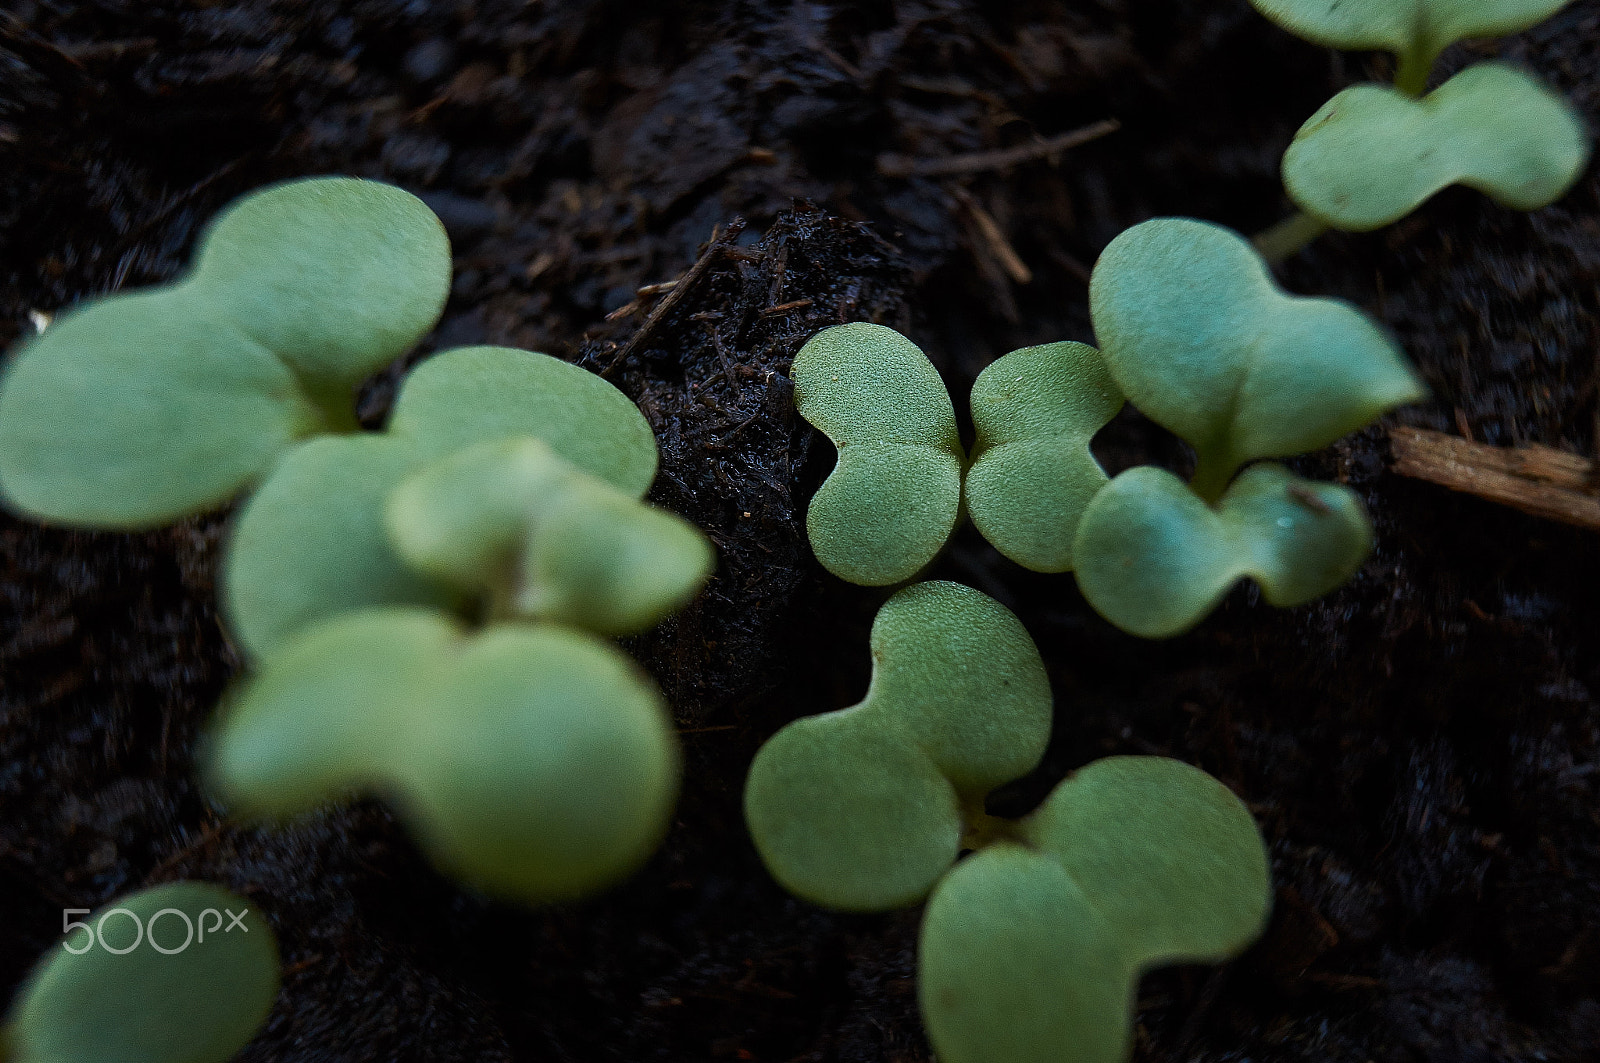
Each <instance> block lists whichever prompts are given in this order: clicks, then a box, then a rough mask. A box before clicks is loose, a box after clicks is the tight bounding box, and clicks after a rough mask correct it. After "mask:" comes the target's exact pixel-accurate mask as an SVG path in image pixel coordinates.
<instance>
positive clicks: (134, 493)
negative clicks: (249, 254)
mask: <svg viewBox="0 0 1600 1063" xmlns="http://www.w3.org/2000/svg"><path fill="white" fill-rule="evenodd" d="M197 315H199V316H197ZM321 425H322V418H321V414H320V413H319V412H318V410H317V409H316V407H315V406H313V405H312V404H311V402H310V401H309V400H308V399H307V398H306V397H305V396H304V395H303V394H302V392H301V390H300V387H299V384H298V382H297V381H296V379H295V376H294V374H293V373H292V372H291V371H290V370H289V369H288V368H287V367H286V366H285V365H284V364H283V363H282V362H281V361H280V360H278V358H277V357H275V356H274V354H273V353H272V352H271V351H270V350H268V349H267V348H265V347H262V346H261V345H259V344H257V343H256V342H255V341H253V340H252V339H250V338H249V337H248V336H247V335H245V333H244V332H243V331H241V330H240V329H239V328H238V326H237V325H236V324H235V323H233V322H232V321H230V320H228V319H226V318H222V317H217V316H215V315H213V314H212V313H211V311H210V309H209V308H207V307H204V306H202V305H197V304H196V301H195V300H194V299H193V298H191V297H190V296H189V294H188V293H187V291H186V289H185V288H184V287H183V286H182V285H179V286H176V287H173V288H166V289H157V290H155V291H151V292H139V293H136V294H131V295H122V296H115V297H112V298H110V299H105V300H102V301H99V302H96V303H92V304H90V305H88V306H86V307H84V308H83V309H80V310H77V311H74V312H73V313H71V314H68V315H66V316H64V317H62V318H61V320H59V321H57V322H56V323H55V324H53V325H51V326H50V327H49V328H48V329H46V330H45V332H44V334H43V335H41V336H40V337H39V338H38V339H36V340H34V341H32V342H31V343H29V344H27V345H25V346H24V347H23V348H22V349H21V350H20V351H19V352H17V354H16V356H15V357H14V358H13V360H12V362H11V364H10V366H9V368H8V369H7V371H6V373H5V377H4V379H3V381H0V488H3V491H4V494H5V498H6V500H7V501H8V502H9V503H10V504H11V505H13V506H15V507H16V508H18V509H20V510H22V511H23V512H24V513H27V514H28V515H30V516H32V517H36V518H38V519H40V520H49V521H57V522H61V523H65V524H72V525H78V526H83V527H99V528H145V527H152V526H154V525H158V524H162V523H165V522H167V521H170V520H173V519H176V518H177V517H179V516H181V515H183V514H185V513H192V512H198V511H200V510H205V509H211V508H213V507H216V506H219V505H221V504H222V503H224V502H226V501H227V500H228V499H229V498H231V497H232V496H233V495H234V494H235V493H236V492H237V491H238V490H239V489H240V488H242V487H243V486H245V485H246V484H247V483H249V482H250V481H251V480H253V479H254V478H255V477H256V476H257V475H258V474H259V473H260V472H261V471H262V470H263V469H265V468H266V467H267V466H268V465H270V464H271V462H272V461H273V459H274V458H275V457H277V455H278V454H279V453H280V452H282V451H283V450H284V449H285V448H286V447H288V446H290V445H291V444H292V443H293V442H294V441H295V440H296V439H298V438H300V437H302V436H305V435H308V434H310V433H312V432H315V431H317V430H319V429H320V428H321Z"/></svg>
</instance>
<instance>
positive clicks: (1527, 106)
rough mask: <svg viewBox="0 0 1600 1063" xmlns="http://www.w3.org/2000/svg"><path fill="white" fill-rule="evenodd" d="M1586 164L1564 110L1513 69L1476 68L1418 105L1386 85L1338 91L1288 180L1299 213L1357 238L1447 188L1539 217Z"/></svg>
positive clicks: (1301, 138) (1581, 139) (1291, 163)
mask: <svg viewBox="0 0 1600 1063" xmlns="http://www.w3.org/2000/svg"><path fill="white" fill-rule="evenodd" d="M1588 158H1589V141H1588V136H1587V134H1586V133H1585V132H1584V128H1583V123H1582V122H1581V121H1580V120H1579V118H1578V117H1577V115H1575V114H1574V113H1573V111H1572V108H1571V107H1569V106H1568V105H1567V103H1566V101H1565V100H1563V99H1561V97H1559V96H1557V95H1556V94H1555V93H1553V92H1551V91H1550V90H1549V89H1547V88H1545V87H1544V86H1543V85H1541V84H1540V83H1539V82H1538V81H1536V80H1535V79H1533V78H1531V77H1529V76H1528V75H1527V74H1525V73H1523V72H1522V71H1520V70H1517V69H1516V68H1514V67H1510V66H1507V65H1505V64H1503V63H1480V64H1478V65H1477V66H1472V67H1468V68H1467V69H1466V70H1463V71H1462V72H1461V73H1459V74H1457V75H1456V76H1455V77H1453V78H1451V79H1450V80H1449V81H1447V82H1445V83H1444V84H1443V85H1441V86H1440V87H1439V88H1437V89H1435V90H1434V91H1433V92H1431V93H1429V94H1428V95H1427V96H1426V97H1425V98H1423V99H1421V100H1414V99H1411V98H1410V97H1408V96H1406V95H1404V94H1402V93H1400V92H1397V91H1395V90H1394V89H1390V88H1385V87H1384V86H1381V85H1356V86H1354V87H1352V88H1348V89H1346V90H1344V91H1343V92H1341V93H1339V95H1337V96H1335V97H1334V98H1333V99H1331V100H1329V101H1328V102H1327V103H1326V104H1325V105H1324V106H1323V107H1322V109H1321V110H1319V111H1318V112H1317V113H1316V114H1314V115H1312V116H1311V118H1310V120H1309V121H1307V122H1306V124H1305V125H1304V126H1302V127H1301V128H1300V132H1298V133H1297V134H1295V138H1294V143H1292V144H1290V145H1289V150H1288V152H1286V153H1285V154H1284V156H1283V181H1284V185H1285V187H1286V188H1287V189H1288V191H1289V196H1290V198H1291V199H1293V200H1294V201H1295V203H1296V204H1297V205H1298V206H1299V207H1300V208H1301V209H1302V210H1304V211H1305V212H1306V213H1308V214H1311V215H1312V216H1314V217H1316V218H1318V219H1320V220H1322V221H1324V222H1326V223H1327V224H1329V225H1332V226H1334V227H1336V228H1340V229H1351V230H1356V231H1361V230H1366V229H1376V228H1378V227H1379V226H1383V225H1388V224H1389V223H1391V222H1394V221H1398V220H1399V219H1401V218H1403V217H1405V216H1406V215H1407V214H1409V213H1411V212H1412V211H1413V210H1415V209H1416V208H1417V207H1418V206H1420V205H1421V204H1422V203H1423V201H1424V200H1426V199H1428V198H1429V197H1430V196H1432V195H1433V194H1434V193H1436V192H1438V191H1439V190H1440V189H1443V188H1445V187H1446V186H1448V185H1452V184H1464V185H1466V186H1468V187H1469V188H1475V189H1477V190H1478V191H1480V192H1483V193H1485V194H1486V195H1488V196H1489V197H1490V198H1492V199H1493V200H1495V202H1497V203H1500V204H1502V205H1504V206H1507V207H1511V208H1514V209H1516V210H1534V209H1535V208H1538V207H1542V206H1545V205H1546V204H1549V203H1553V202H1554V201H1555V200H1557V199H1559V198H1560V197H1561V196H1562V195H1564V194H1565V193H1566V191H1567V189H1568V188H1570V187H1571V186H1572V183H1573V182H1574V181H1576V180H1577V179H1578V175H1579V174H1580V173H1582V172H1583V168H1584V165H1585V163H1587V161H1588Z"/></svg>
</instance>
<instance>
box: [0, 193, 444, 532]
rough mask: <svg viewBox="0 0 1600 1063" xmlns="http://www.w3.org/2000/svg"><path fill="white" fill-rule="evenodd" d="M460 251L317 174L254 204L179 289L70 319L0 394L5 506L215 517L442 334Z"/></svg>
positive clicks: (19, 360)
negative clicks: (369, 382)
mask: <svg viewBox="0 0 1600 1063" xmlns="http://www.w3.org/2000/svg"><path fill="white" fill-rule="evenodd" d="M449 287H450V246H449V243H448V241H447V240H446V238H445V234H444V229H443V227H442V226H441V225H440V223H439V220H438V219H437V218H435V217H434V216H433V214H432V212H431V211H429V210H428V208H427V207H426V206H424V205H423V204H422V203H421V201H420V200H418V199H417V198H416V197H414V196H412V195H410V194H408V193H406V192H403V191H401V190H400V189H398V188H393V187H391V186H389V185H384V184H379V183H377V182H373V181H358V180H354V179H350V178H316V179H311V180H305V181H293V182H289V183H286V184H282V185H277V186H273V187H271V188H268V189H266V190H263V191H260V192H256V193H253V194H251V195H249V196H247V197H245V198H244V199H242V200H240V201H238V202H237V203H235V204H234V205H233V206H232V207H230V208H229V209H228V210H227V211H225V212H224V213H223V214H222V215H221V216H219V217H218V219H217V220H216V222H215V223H214V224H213V225H212V226H211V228H210V229H208V230H207V231H206V233H205V234H204V235H203V236H202V237H201V239H200V244H199V249H198V250H197V252H196V254H195V259H194V264H193V266H192V267H191V268H190V270H189V271H188V272H187V273H186V274H185V275H184V276H183V277H182V278H180V279H179V280H177V281H174V282H173V283H171V284H168V285H164V286H161V287H158V288H154V289H149V290H146V291H141V292H136V293H132V294H128V295H119V296H113V297H110V298H106V299H101V300H97V301H94V302H91V303H89V304H88V305H86V306H83V307H81V308H79V309H76V310H73V311H71V312H69V313H67V314H64V315H63V316H62V318H61V319H60V320H59V321H57V322H56V323H55V324H53V325H51V326H50V327H49V328H47V329H46V330H45V332H44V333H43V335H41V336H39V337H38V338H37V339H35V340H33V341H31V342H29V343H27V344H24V345H23V346H22V347H21V348H20V349H19V350H18V351H17V352H16V353H15V354H14V355H13V357H12V359H11V362H10V365H9V366H8V368H7V370H6V372H5V375H4V378H3V380H0V492H3V493H4V495H5V497H6V499H7V500H8V501H9V502H10V503H11V504H12V505H13V506H15V507H17V508H18V509H21V510H22V511H23V512H25V513H27V514H29V515H30V516H33V517H36V518H39V519H42V520H50V521H58V522H61V523H65V524H72V525H78V526H84V527H105V528H144V527H151V526H154V525H158V524H162V523H165V522H167V521H171V520H175V519H177V518H178V517H181V516H184V515H186V514H190V513H195V512H199V511H201V510H205V509H210V508H214V507H216V506H219V505H221V504H222V503H224V502H226V501H227V500H228V499H229V498H230V497H232V496H233V495H234V494H236V493H237V492H238V491H240V490H241V489H243V488H245V487H247V486H248V485H250V484H251V483H252V482H254V481H255V480H256V479H257V478H258V477H260V476H261V475H262V474H263V473H264V472H265V471H266V470H267V469H268V468H269V467H270V466H271V464H272V463H273V462H274V461H275V460H276V459H277V458H278V457H279V456H280V455H281V454H282V453H284V451H286V450H287V449H288V448H289V447H291V446H292V445H293V444H294V443H295V442H297V441H298V440H301V439H304V438H306V437H308V436H312V435H315V434H317V433H320V432H327V431H346V430H349V429H352V428H354V427H355V412H354V403H355V397H354V391H353V389H354V387H355V385H356V383H357V382H358V381H359V380H360V379H361V378H362V377H364V376H366V375H368V374H370V373H372V372H374V371H376V370H377V369H380V368H382V367H383V366H384V365H386V364H388V363H389V362H390V361H392V360H393V359H395V358H396V357H398V356H399V355H401V354H403V353H404V352H405V351H406V349H407V348H409V347H411V346H412V345H413V344H414V343H416V342H417V340H419V339H421V337H422V336H423V335H424V334H425V333H426V332H427V331H428V330H429V329H430V328H432V327H433V323H434V322H435V321H436V320H438V316H439V312H440V311H441V310H442V308H443V306H444V300H445V296H446V295H447V294H448V292H449Z"/></svg>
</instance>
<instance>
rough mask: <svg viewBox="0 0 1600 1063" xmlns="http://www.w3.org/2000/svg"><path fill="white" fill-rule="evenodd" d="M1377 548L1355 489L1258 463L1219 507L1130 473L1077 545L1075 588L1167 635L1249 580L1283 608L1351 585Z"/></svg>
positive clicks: (1135, 624) (1114, 615)
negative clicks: (1349, 583)
mask: <svg viewBox="0 0 1600 1063" xmlns="http://www.w3.org/2000/svg"><path fill="white" fill-rule="evenodd" d="M1371 548H1372V525H1371V522H1370V521H1369V520H1368V518H1367V514H1366V510H1365V508H1364V507H1363V506H1362V505H1361V501H1360V499H1358V498H1357V497H1356V495H1355V493H1354V492H1352V491H1351V490H1350V489H1349V488H1346V487H1343V486H1340V485H1339V484H1330V483H1317V482H1313V481H1309V480H1302V479H1300V478H1299V477H1296V476H1294V475H1293V474H1292V473H1290V472H1289V471H1288V470H1287V469H1285V468H1283V466H1281V465H1274V464H1262V465H1252V466H1251V467H1250V468H1248V469H1246V470H1245V471H1244V472H1243V473H1241V474H1240V476H1239V478H1238V479H1237V480H1235V481H1234V483H1233V485H1232V486H1231V487H1230V488H1229V489H1228V492H1227V494H1225V495H1224V496H1223V497H1222V500H1221V501H1220V502H1219V503H1218V505H1217V506H1216V507H1215V508H1213V507H1210V506H1207V505H1206V504H1205V503H1204V502H1202V501H1201V500H1200V499H1199V498H1198V497H1196V496H1195V494H1194V493H1193V492H1192V491H1190V490H1189V489H1188V488H1187V487H1186V486H1185V485H1184V484H1183V481H1181V480H1179V479H1178V478H1177V477H1176V476H1173V475H1172V474H1171V473H1169V472H1167V471H1166V470H1164V469H1159V468H1156V467H1154V466H1149V465H1144V466H1139V467H1136V468H1133V469H1129V470H1127V471H1126V472H1124V473H1122V474H1121V475H1119V476H1118V477H1116V478H1115V479H1114V480H1112V481H1111V483H1110V484H1109V485H1108V486H1107V487H1106V488H1105V489H1104V490H1103V491H1101V492H1100V494H1098V495H1096V496H1095V499H1094V501H1093V502H1091V503H1090V505H1089V508H1088V510H1087V511H1086V512H1085V513H1084V515H1083V520H1082V521H1081V522H1080V523H1079V525H1078V537H1077V541H1076V543H1075V544H1074V546H1073V552H1074V556H1075V558H1076V559H1077V580H1078V588H1079V589H1080V590H1081V591H1082V592H1083V596H1084V598H1085V599H1087V601H1088V602H1089V604H1090V605H1091V606H1093V607H1094V610H1095V612H1097V613H1099V614H1100V615H1101V616H1103V617H1105V618H1106V619H1107V620H1109V621H1111V622H1112V623H1113V624H1115V625H1117V626H1118V627H1119V628H1121V629H1122V630H1124V631H1126V632H1128V633H1130V634H1133V635H1138V636H1140V637H1141V638H1170V637H1171V636H1174V635H1179V634H1182V633H1183V632H1185V631H1187V630H1189V629H1190V628H1192V627H1193V626H1194V625H1195V624H1197V623H1199V622H1200V621H1201V620H1202V619H1204V618H1205V616H1206V615H1207V614H1209V613H1210V612H1211V610H1213V609H1215V608H1216V607H1217V604H1218V603H1219V602H1221V601H1222V599H1223V598H1224V597H1225V596H1226V595H1227V593H1228V591H1229V589H1230V588H1232V586H1233V585H1234V584H1235V583H1237V582H1238V581H1239V580H1240V579H1243V578H1246V577H1249V578H1252V579H1254V580H1255V581H1256V582H1257V583H1258V584H1259V585H1260V587H1261V593H1262V597H1264V598H1265V599H1266V600H1267V602H1268V603H1270V604H1272V605H1277V606H1292V605H1300V604H1302V603H1304V602H1308V601H1310V600H1312V599H1313V598H1316V597H1319V596H1320V595H1323V594H1326V593H1327V592H1328V591H1330V590H1333V589H1334V588H1335V587H1337V586H1339V585H1340V584H1342V583H1344V582H1345V581H1346V580H1347V579H1349V578H1350V577H1351V576H1352V575H1354V574H1355V572H1356V571H1357V570H1358V569H1359V568H1360V567H1361V563H1362V561H1363V560H1365V558H1366V556H1367V554H1368V553H1369V552H1370V550H1371Z"/></svg>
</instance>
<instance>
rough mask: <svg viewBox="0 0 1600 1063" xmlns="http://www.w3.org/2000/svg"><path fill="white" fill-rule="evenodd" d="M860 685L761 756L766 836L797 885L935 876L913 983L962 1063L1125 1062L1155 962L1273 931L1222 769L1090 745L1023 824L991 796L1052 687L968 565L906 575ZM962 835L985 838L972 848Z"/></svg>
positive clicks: (873, 890) (849, 899)
mask: <svg viewBox="0 0 1600 1063" xmlns="http://www.w3.org/2000/svg"><path fill="white" fill-rule="evenodd" d="M872 655H873V661H874V671H873V677H872V685H871V687H870V688H869V691H868V694H867V697H866V698H865V700H863V701H862V702H861V703H860V704H858V705H855V706H852V707H850V708H847V709H842V710H840V711H837V712H831V713H827V714H824V715H821V716H812V717H807V718H804V719H801V720H797V721H795V722H794V723H792V724H790V725H789V726H787V727H785V728H784V729H783V730H781V731H779V732H778V733H777V734H776V735H775V736H773V738H772V739H771V740H770V741H768V742H767V744H766V745H764V746H763V747H762V749H761V751H760V752H759V753H758V754H757V755H756V759H755V762H754V763H753V764H752V765H751V769H750V777H749V780H748V782H747V784H746V788H745V814H746V818H747V821H748V823H749V826H750V833H751V836H752V837H753V838H754V839H755V842H756V847H757V849H758V850H759V851H760V853H761V856H762V859H763V860H764V861H765V862H766V864H767V867H768V869H769V870H770V871H771V872H772V874H773V876H774V877H775V878H777V879H778V881H779V882H780V883H782V884H783V885H784V887H785V888H787V889H789V890H790V891H791V892H793V893H795V894H796V895H798V896H800V897H802V898H804V899H806V900H810V901H812V902H814V903H817V904H821V905H825V906H827V907H833V908H844V909H850V910H861V911H880V910H885V909H889V908H896V907H903V906H906V905H911V904H915V903H917V902H918V901H920V900H921V899H923V898H924V897H926V896H928V894H929V893H930V891H931V892H932V899H931V900H930V902H929V904H928V909H927V912H926V914H925V916H924V920H923V927H922V935H921V958H920V977H919V982H920V985H919V999H920V1001H921V1006H922V1012H923V1018H924V1022H925V1024H926V1025H927V1028H928V1035H929V1038H930V1040H931V1041H932V1043H933V1046H934V1049H935V1051H936V1052H937V1053H938V1055H939V1058H940V1059H943V1060H949V1061H951V1063H1012V1061H1014V1060H1019V1059H1030V1060H1031V1059H1039V1060H1045V1059H1048V1060H1056V1061H1061V1063H1115V1061H1117V1060H1121V1059H1124V1058H1125V1057H1126V1055H1127V1050H1128V1045H1129V1040H1130V1033H1131V1020H1132V1011H1133V999H1134V991H1135V989H1136V988H1137V984H1138V978H1139V976H1140V974H1141V973H1142V972H1143V971H1144V970H1146V969H1148V968H1150V967H1153V966H1158V965H1160V964H1164V963H1175V962H1220V961H1222V960H1224V959H1227V958H1228V957H1230V956H1233V955H1235V954H1237V953H1238V952H1239V951H1241V950H1243V949H1244V948H1245V947H1246V946H1247V945H1248V944H1249V943H1250V942H1251V941H1252V940H1254V938H1255V937H1256V936H1257V935H1258V934H1259V933H1260V932H1261V929H1262V927H1263V925H1264V923H1265V919H1266V915H1267V910H1268V907H1269V903H1270V897H1271V892H1270V886H1269V882H1268V874H1267V860H1266V852H1265V847H1264V845H1263V843H1262V841H1261V837H1260V834H1259V833H1258V831H1257V830H1256V827H1255V824H1254V822H1253V821H1252V820H1251V818H1250V814H1249V812H1248V811H1246V810H1245V808H1244V806H1243V805H1242V804H1241V803H1240V801H1239V800H1238V798H1236V797H1234V796H1233V795H1232V794H1231V793H1230V792H1228V790H1227V789H1226V788H1225V787H1223V786H1222V785H1221V784H1220V783H1218V782H1217V781H1216V780H1215V779H1212V778H1211V777H1210V776H1208V775H1206V774H1205V773H1204V772H1201V771H1198V770H1197V769H1195V768H1191V767H1189V766H1188V765H1185V764H1182V763H1179V762H1177V761H1173V760H1167V759H1164V758H1160V757H1114V758H1110V759H1107V760H1101V761H1097V762H1095V763H1093V764H1091V765H1089V766H1088V767H1086V768H1084V769H1082V770H1081V771H1079V772H1078V773H1076V774H1075V775H1073V776H1071V777H1069V778H1068V779H1067V780H1066V781H1065V782H1063V783H1061V784H1060V785H1059V786H1057V787H1056V788H1055V790H1054V791H1052V793H1051V794H1050V796H1049V797H1047V798H1046V799H1045V801H1044V803H1043V804H1042V805H1041V806H1040V807H1039V808H1038V809H1037V810H1036V811H1034V812H1032V813H1030V814H1029V815H1028V816H1025V817H1023V818H1022V819H1020V820H1006V819H1000V818H997V817H993V816H990V815H989V814H988V813H987V812H985V810H984V799H985V797H986V796H987V795H988V794H989V792H991V791H992V790H993V789H994V788H995V787H997V786H1000V785H1002V784H1004V783H1007V782H1010V781H1012V780H1015V779H1018V778H1020V777H1021V776H1023V775H1025V774H1027V773H1028V772H1029V771H1031V770H1032V769H1033V768H1034V767H1035V766H1036V765H1037V764H1038V762H1039V760H1040V758H1041V757H1042V756H1043V753H1044V748H1045V743H1046V741H1047V739H1048V736H1049V728H1050V715H1051V710H1050V688H1049V682H1048V679H1047V677H1046V675H1045V671H1044V665H1043V662H1042V661H1041V660H1040V659H1039V654H1038V650H1037V649H1036V648H1035V647H1034V645H1033V641H1032V640H1031V639H1030V638H1029V637H1028V633H1027V631H1026V630H1025V629H1024V628H1023V627H1022V625H1021V623H1020V622H1018V620H1017V619H1016V617H1014V616H1012V615H1011V613H1010V612H1009V611H1007V610H1006V609H1005V608H1004V607H1003V606H1001V605H1000V604H999V603H997V602H995V601H993V600H992V599H989V598H987V597H985V596H984V595H982V594H979V593H978V592H977V591H974V590H971V589H970V588H967V587H963V586H961V585H959V584H954V583H922V584H916V585H913V586H911V587H908V588H906V589H905V590H902V591H900V592H899V593H898V594H896V595H895V596H894V597H892V598H890V599H889V601H888V602H887V603H885V605H884V606H883V608H882V609H881V610H880V611H879V613H878V618H877V620H876V622H875V623H874V624H873V628H872ZM963 849H974V850H977V852H976V853H975V855H973V856H971V857H970V858H969V859H967V860H965V861H962V862H961V863H959V864H958V863H957V862H956V861H957V857H958V856H959V855H960V852H961V850H963Z"/></svg>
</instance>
